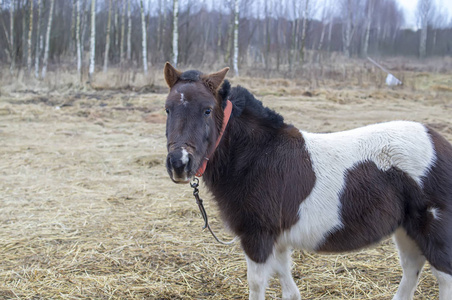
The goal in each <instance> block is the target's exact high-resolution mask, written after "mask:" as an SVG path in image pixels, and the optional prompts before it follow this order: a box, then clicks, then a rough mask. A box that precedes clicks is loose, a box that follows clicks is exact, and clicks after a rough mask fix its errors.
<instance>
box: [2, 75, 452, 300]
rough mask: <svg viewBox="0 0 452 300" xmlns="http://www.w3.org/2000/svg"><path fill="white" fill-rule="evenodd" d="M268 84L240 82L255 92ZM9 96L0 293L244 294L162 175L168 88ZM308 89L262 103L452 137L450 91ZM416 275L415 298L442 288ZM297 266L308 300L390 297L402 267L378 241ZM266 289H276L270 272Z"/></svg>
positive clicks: (231, 259)
mask: <svg viewBox="0 0 452 300" xmlns="http://www.w3.org/2000/svg"><path fill="white" fill-rule="evenodd" d="M264 81H265V80H261V82H259V83H258V85H255V86H253V84H252V82H251V81H250V82H248V81H247V82H248V84H249V87H250V88H251V89H253V90H255V91H257V92H259V90H260V88H261V87H260V85H264V84H265V82H264ZM275 84H282V85H283V86H284V89H287V90H289V92H290V91H292V90H293V91H295V90H296V89H299V90H300V91H301V92H300V95H301V93H303V92H304V91H305V89H304V88H301V87H298V86H297V85H294V84H292V83H291V82H288V81H286V80H282V81H280V82H278V81H276V80H273V81H271V82H270V85H275ZM7 90H8V89H7ZM8 91H9V92H8V93H7V94H2V96H1V98H0V112H1V113H0V140H1V141H2V142H1V143H0V191H1V196H0V226H1V228H0V253H1V259H0V298H4V299H6V298H18V299H49V298H61V299H80V298H84V299H143V298H147V299H245V298H246V297H247V289H248V287H247V282H246V264H245V260H244V258H243V254H242V252H241V250H240V247H239V245H234V246H232V247H224V246H221V245H218V244H216V243H215V242H214V240H213V239H212V238H211V236H210V235H209V234H208V232H201V226H202V219H201V217H200V216H199V213H198V210H197V207H196V205H195V203H194V199H192V195H191V189H190V188H189V187H188V186H180V185H175V184H173V183H172V182H170V180H169V179H168V176H167V174H166V170H165V168H164V165H163V163H164V160H165V153H166V149H165V132H164V127H165V124H164V121H165V117H164V111H163V101H164V98H165V95H164V94H146V95H144V94H136V93H120V92H107V91H103V92H96V93H95V92H87V91H85V92H83V93H81V92H75V91H74V92H73V91H65V92H61V91H60V92H51V93H41V92H38V93H30V92H20V91H11V90H8ZM266 91H267V89H266V90H265V91H263V93H262V94H266ZM310 92H311V93H312V97H303V96H298V97H291V96H287V95H286V96H275V95H274V94H271V93H269V94H268V95H267V96H265V97H263V98H262V100H263V101H264V103H265V104H266V105H268V106H270V107H272V108H274V109H277V110H278V111H279V112H281V113H282V114H283V115H284V116H285V117H286V119H287V120H288V121H289V122H291V123H293V124H294V125H296V126H298V127H300V128H303V129H305V130H310V131H335V130H341V129H347V128H352V127H355V126H358V125H364V124H368V123H372V122H375V121H383V120H390V119H408V118H409V119H415V120H418V121H423V122H429V123H432V124H435V126H436V127H435V128H438V130H439V131H440V132H441V133H443V134H445V136H446V137H447V138H448V139H449V140H451V139H452V132H451V131H450V128H451V122H450V115H451V111H450V110H451V109H452V108H451V106H447V105H445V104H444V103H450V102H447V101H450V100H448V99H446V98H443V99H437V98H436V96H435V99H433V98H434V96H432V95H430V94H429V93H428V92H425V93H416V94H412V93H411V91H409V90H406V89H402V90H397V91H391V90H379V89H376V90H370V91H369V90H366V91H365V92H364V91H360V90H357V89H356V88H348V89H346V90H345V91H344V88H341V90H335V89H334V88H330V89H324V90H320V89H319V90H311V91H310ZM394 93H395V94H394ZM290 94H291V93H290ZM373 94H375V95H379V96H378V97H367V96H370V95H373ZM362 95H367V96H366V99H362ZM380 95H381V96H380ZM385 95H386V96H387V99H383V98H384V97H383V96H385ZM334 99H344V101H336V100H334ZM345 99H347V101H345ZM433 100H435V101H433ZM63 104H64V105H63ZM200 192H201V195H202V197H203V198H204V199H205V200H206V201H205V204H206V209H207V210H208V213H209V217H210V220H211V224H212V226H213V227H214V228H215V230H216V231H217V232H218V233H219V235H220V236H228V233H227V232H225V231H224V229H223V226H222V224H221V222H220V221H219V220H218V214H217V211H216V208H215V206H214V205H213V203H212V201H210V196H209V195H208V194H207V191H206V189H205V188H204V187H201V189H200ZM426 270H427V272H424V273H423V275H422V277H421V282H420V285H419V287H418V289H417V294H416V299H435V298H437V296H438V288H437V286H436V282H435V280H434V278H433V277H432V275H431V273H430V272H429V271H428V267H427V268H426ZM293 274H294V276H295V279H296V283H297V285H298V287H299V288H300V291H301V294H302V296H303V298H304V299H390V298H391V297H392V295H393V294H394V293H395V290H396V288H397V284H398V282H399V281H400V277H401V270H400V267H399V263H398V259H397V254H396V251H395V249H394V247H393V245H392V242H391V241H390V240H387V241H384V243H382V244H381V245H379V246H377V247H375V248H372V249H367V250H363V251H360V252H356V253H352V254H347V255H326V256H325V255H316V254H311V253H305V252H301V251H295V252H294V269H293ZM268 297H269V298H270V299H279V298H280V297H281V293H280V286H279V284H278V282H277V281H275V280H272V281H271V282H270V287H269V291H268Z"/></svg>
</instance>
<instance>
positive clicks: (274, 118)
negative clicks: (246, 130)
mask: <svg viewBox="0 0 452 300" xmlns="http://www.w3.org/2000/svg"><path fill="white" fill-rule="evenodd" d="M218 95H219V97H220V99H222V103H223V104H224V103H225V102H226V99H228V100H230V101H231V102H232V104H233V107H234V108H233V110H232V115H233V116H234V117H239V116H240V115H242V113H243V112H244V111H246V112H247V113H248V114H250V115H252V116H254V117H256V118H258V119H260V120H262V121H263V122H264V123H265V124H266V125H267V126H269V127H272V128H275V129H277V128H281V127H283V126H284V118H283V117H282V116H281V115H280V114H278V113H277V112H275V111H274V110H272V109H270V108H268V107H265V106H264V105H263V104H262V102H261V101H259V100H257V99H256V98H255V97H254V96H253V94H251V93H250V92H249V91H248V90H247V89H245V88H244V87H241V86H237V87H234V88H232V89H231V84H230V83H229V81H228V80H225V81H224V82H223V85H222V87H221V89H220V90H219V91H218ZM223 107H224V105H223Z"/></svg>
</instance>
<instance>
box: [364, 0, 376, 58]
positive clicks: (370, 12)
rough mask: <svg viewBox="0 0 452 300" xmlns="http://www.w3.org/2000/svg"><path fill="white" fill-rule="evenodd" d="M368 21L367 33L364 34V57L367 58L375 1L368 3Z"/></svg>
mask: <svg viewBox="0 0 452 300" xmlns="http://www.w3.org/2000/svg"><path fill="white" fill-rule="evenodd" d="M367 5H368V7H367V20H366V31H365V33H364V42H363V53H362V56H363V57H367V52H368V49H369V36H370V25H371V24H372V15H373V5H374V4H373V1H372V0H369V1H368V3H367Z"/></svg>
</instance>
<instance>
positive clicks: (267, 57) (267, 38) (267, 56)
mask: <svg viewBox="0 0 452 300" xmlns="http://www.w3.org/2000/svg"><path fill="white" fill-rule="evenodd" d="M264 17H265V52H264V62H265V70H266V71H268V69H269V64H270V43H271V37H270V16H269V15H268V0H264Z"/></svg>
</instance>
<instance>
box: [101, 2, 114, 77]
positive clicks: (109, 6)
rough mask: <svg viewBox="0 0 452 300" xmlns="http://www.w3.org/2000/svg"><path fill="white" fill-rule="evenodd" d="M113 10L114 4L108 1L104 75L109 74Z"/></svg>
mask: <svg viewBox="0 0 452 300" xmlns="http://www.w3.org/2000/svg"><path fill="white" fill-rule="evenodd" d="M111 8H112V2H111V0H109V1H108V20H107V32H106V33H105V34H106V38H105V53H104V70H103V71H104V73H105V72H107V69H108V53H109V52H110V30H111Z"/></svg>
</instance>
